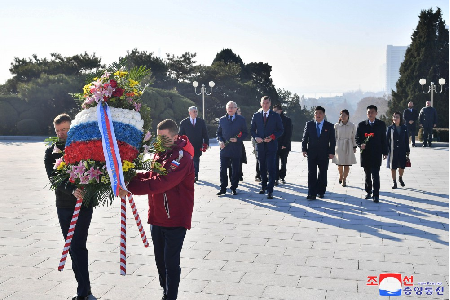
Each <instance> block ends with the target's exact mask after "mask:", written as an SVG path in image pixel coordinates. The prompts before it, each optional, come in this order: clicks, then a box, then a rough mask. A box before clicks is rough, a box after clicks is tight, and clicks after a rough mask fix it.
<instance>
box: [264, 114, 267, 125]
mask: <svg viewBox="0 0 450 300" xmlns="http://www.w3.org/2000/svg"><path fill="white" fill-rule="evenodd" d="M266 121H267V113H264V124H266Z"/></svg>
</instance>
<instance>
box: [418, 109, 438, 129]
mask: <svg viewBox="0 0 450 300" xmlns="http://www.w3.org/2000/svg"><path fill="white" fill-rule="evenodd" d="M419 121H420V124H422V126H423V127H424V128H433V127H434V124H436V123H437V113H436V109H434V107H431V106H429V107H424V108H422V109H421V110H420V114H419Z"/></svg>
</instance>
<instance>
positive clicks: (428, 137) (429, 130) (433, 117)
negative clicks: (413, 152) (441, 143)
mask: <svg viewBox="0 0 450 300" xmlns="http://www.w3.org/2000/svg"><path fill="white" fill-rule="evenodd" d="M425 105H426V106H425V107H423V108H422V109H421V110H420V113H419V122H420V127H423V145H422V147H426V146H427V142H428V147H431V141H432V139H433V128H435V127H436V123H437V113H436V109H435V108H434V107H432V106H431V102H430V101H427V102H426V104H425Z"/></svg>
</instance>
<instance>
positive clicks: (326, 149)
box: [302, 121, 336, 160]
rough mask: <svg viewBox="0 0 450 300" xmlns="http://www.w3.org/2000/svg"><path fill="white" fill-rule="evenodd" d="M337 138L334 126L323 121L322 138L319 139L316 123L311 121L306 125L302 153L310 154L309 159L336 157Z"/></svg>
mask: <svg viewBox="0 0 450 300" xmlns="http://www.w3.org/2000/svg"><path fill="white" fill-rule="evenodd" d="M335 148H336V138H335V132H334V125H333V124H331V123H330V122H327V121H323V126H322V131H321V132H320V137H317V128H316V121H309V122H307V123H306V125H305V130H304V131H303V139H302V152H307V153H308V159H314V158H319V159H326V160H328V156H329V154H333V155H334V150H335Z"/></svg>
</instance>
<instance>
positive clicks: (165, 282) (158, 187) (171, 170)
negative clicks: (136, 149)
mask: <svg viewBox="0 0 450 300" xmlns="http://www.w3.org/2000/svg"><path fill="white" fill-rule="evenodd" d="M157 133H158V136H162V137H164V139H165V141H164V143H165V145H164V146H165V147H166V148H168V149H167V150H166V151H163V152H158V153H156V154H155V157H154V161H155V162H157V163H159V164H161V165H162V167H163V168H164V169H165V170H167V174H158V173H155V172H146V173H138V174H137V175H136V177H134V178H133V179H132V180H131V181H130V183H129V184H128V190H129V191H130V192H131V193H133V194H134V195H146V194H148V206H149V207H148V223H149V224H150V231H151V234H152V242H153V251H154V254H155V262H156V268H157V269H158V275H159V284H160V285H161V287H162V288H163V297H162V299H166V300H175V299H177V297H178V287H179V284H180V275H181V268H180V255H181V249H182V247H183V242H184V238H185V236H186V230H187V229H191V220H192V211H193V210H194V180H195V169H194V163H193V160H192V157H193V156H194V148H193V146H192V144H191V143H190V142H189V140H188V138H187V137H186V136H180V135H178V126H177V124H176V123H175V121H173V120H171V119H166V120H163V121H161V122H160V123H159V124H158V126H157ZM127 193H128V192H127V191H125V190H123V189H121V190H120V192H119V195H120V196H121V197H125V196H126V195H127ZM152 299H153V298H152Z"/></svg>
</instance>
